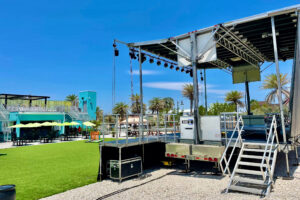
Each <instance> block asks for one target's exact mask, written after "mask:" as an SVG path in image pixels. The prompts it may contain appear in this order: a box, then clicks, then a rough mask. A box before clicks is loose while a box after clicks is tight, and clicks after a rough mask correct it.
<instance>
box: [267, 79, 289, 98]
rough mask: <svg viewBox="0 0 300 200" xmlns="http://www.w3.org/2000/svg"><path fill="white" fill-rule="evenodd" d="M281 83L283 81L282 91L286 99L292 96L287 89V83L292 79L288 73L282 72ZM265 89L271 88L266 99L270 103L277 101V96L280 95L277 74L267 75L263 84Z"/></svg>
mask: <svg viewBox="0 0 300 200" xmlns="http://www.w3.org/2000/svg"><path fill="white" fill-rule="evenodd" d="M280 83H281V92H282V93H283V94H284V96H285V98H286V99H289V98H290V92H289V91H288V89H287V85H288V84H289V83H290V80H288V78H287V74H280ZM262 88H263V89H267V90H271V91H270V92H269V93H268V94H267V96H266V101H267V102H268V103H273V102H275V98H276V96H277V97H278V96H279V88H278V84H277V76H276V74H270V75H268V76H266V78H265V80H264V82H263V85H262Z"/></svg>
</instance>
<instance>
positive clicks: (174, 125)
mask: <svg viewBox="0 0 300 200" xmlns="http://www.w3.org/2000/svg"><path fill="white" fill-rule="evenodd" d="M173 127H174V142H176V124H175V115H174V114H173Z"/></svg>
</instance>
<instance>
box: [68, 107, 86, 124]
mask: <svg viewBox="0 0 300 200" xmlns="http://www.w3.org/2000/svg"><path fill="white" fill-rule="evenodd" d="M67 114H68V115H69V116H70V117H71V118H72V120H73V121H74V120H80V121H89V120H90V117H89V114H88V113H86V112H80V111H79V110H78V108H76V107H70V109H69V110H68V111H67Z"/></svg>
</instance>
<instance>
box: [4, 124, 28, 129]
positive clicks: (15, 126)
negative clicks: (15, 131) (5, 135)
mask: <svg viewBox="0 0 300 200" xmlns="http://www.w3.org/2000/svg"><path fill="white" fill-rule="evenodd" d="M24 126H25V125H24V124H16V125H13V126H9V127H8V128H23V127H24Z"/></svg>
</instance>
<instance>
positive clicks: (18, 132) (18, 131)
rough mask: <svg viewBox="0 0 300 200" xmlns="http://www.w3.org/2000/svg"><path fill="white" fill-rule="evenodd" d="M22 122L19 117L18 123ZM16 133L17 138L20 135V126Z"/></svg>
mask: <svg viewBox="0 0 300 200" xmlns="http://www.w3.org/2000/svg"><path fill="white" fill-rule="evenodd" d="M20 123H21V121H20V118H19V117H18V118H17V122H16V124H20ZM16 134H17V138H19V137H20V128H16Z"/></svg>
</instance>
